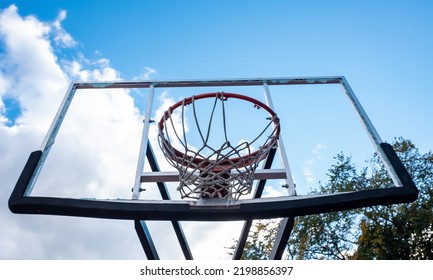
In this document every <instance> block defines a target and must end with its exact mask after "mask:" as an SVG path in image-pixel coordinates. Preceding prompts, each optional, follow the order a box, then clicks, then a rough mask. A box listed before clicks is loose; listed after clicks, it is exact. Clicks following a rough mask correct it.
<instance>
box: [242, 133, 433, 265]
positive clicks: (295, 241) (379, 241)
mask: <svg viewBox="0 0 433 280" xmlns="http://www.w3.org/2000/svg"><path fill="white" fill-rule="evenodd" d="M393 147H394V149H395V151H396V153H397V154H398V155H399V157H400V159H401V160H402V162H403V164H404V165H405V166H406V168H407V170H408V172H409V173H410V174H411V176H412V179H413V181H414V182H415V185H416V186H417V187H418V189H419V191H420V194H419V198H418V199H417V200H416V201H415V202H413V203H410V204H398V205H386V206H375V207H368V208H363V209H355V210H349V211H340V212H332V213H324V214H319V215H310V216H304V217H297V218H296V219H295V226H294V229H293V232H292V234H291V238H290V240H289V243H288V244H287V257H288V258H290V259H339V260H342V259H392V260H394V259H433V154H432V152H431V151H430V152H428V153H426V154H421V153H420V152H419V150H418V149H417V148H416V147H415V145H414V144H413V143H412V142H411V141H410V140H405V139H403V138H398V139H396V140H395V141H394V143H393ZM335 159H336V164H335V165H333V166H331V168H330V169H329V172H328V174H327V175H328V177H329V180H328V182H326V183H325V184H323V185H322V184H321V185H320V188H319V189H318V190H317V191H316V193H334V192H337V191H339V192H343V191H356V190H361V189H368V188H369V189H373V188H383V187H389V186H391V185H392V182H391V180H390V178H388V176H387V173H386V170H385V167H384V166H383V164H382V163H381V161H380V159H379V158H378V156H377V155H374V156H373V157H372V159H371V160H369V161H368V167H364V168H362V169H361V170H359V168H357V167H356V165H355V164H353V163H352V161H351V158H350V157H346V156H344V155H343V154H342V153H341V154H339V155H337V156H336V157H335ZM260 223H261V224H264V222H263V221H261V222H260ZM277 227H278V224H277V223H274V224H269V225H267V226H261V227H256V229H255V230H254V231H253V232H252V233H251V235H250V239H249V243H247V246H246V253H245V254H244V257H245V258H246V259H249V258H250V257H251V256H254V258H255V259H266V258H267V256H268V254H266V255H265V253H268V252H267V251H266V250H258V248H259V247H257V245H258V244H268V245H267V246H268V247H269V246H271V245H269V244H272V243H273V238H274V237H275V234H272V233H274V232H275V231H276V229H277ZM259 236H261V238H259ZM266 236H267V237H266ZM264 237H266V238H267V239H266V238H264ZM258 241H260V243H257V242H258ZM270 248H271V247H270ZM269 251H270V249H269ZM250 252H255V253H254V254H250ZM261 254H262V255H261Z"/></svg>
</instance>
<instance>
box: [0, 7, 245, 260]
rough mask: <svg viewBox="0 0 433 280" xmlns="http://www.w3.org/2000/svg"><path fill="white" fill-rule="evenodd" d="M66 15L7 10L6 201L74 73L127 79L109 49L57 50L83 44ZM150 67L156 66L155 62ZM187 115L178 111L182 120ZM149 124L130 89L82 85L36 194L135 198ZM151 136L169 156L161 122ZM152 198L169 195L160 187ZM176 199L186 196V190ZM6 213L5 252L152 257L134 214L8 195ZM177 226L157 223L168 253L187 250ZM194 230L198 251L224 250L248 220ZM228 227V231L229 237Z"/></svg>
mask: <svg viewBox="0 0 433 280" xmlns="http://www.w3.org/2000/svg"><path fill="white" fill-rule="evenodd" d="M65 19H66V11H61V12H60V13H59V15H58V17H57V19H55V20H54V21H53V22H42V21H39V20H38V19H37V18H36V17H35V16H26V17H23V16H21V15H20V14H19V13H18V9H17V7H16V6H14V5H12V6H9V7H8V8H6V9H4V10H0V43H1V44H3V45H4V48H3V49H4V50H5V52H4V53H3V54H2V58H1V60H0V69H1V70H0V101H1V102H0V153H1V154H2V157H0V166H1V168H0V178H2V183H1V186H0V187H1V190H2V191H1V192H0V200H1V201H7V199H8V196H9V195H10V193H11V191H12V188H13V186H14V185H15V182H16V180H17V178H18V176H19V173H20V172H21V170H22V168H23V166H24V163H25V161H26V160H27V157H28V155H29V153H30V152H31V151H33V150H37V149H38V148H39V145H40V143H41V142H42V140H43V138H44V136H45V133H46V131H47V130H48V128H49V126H50V124H51V121H52V118H53V117H54V115H55V113H56V111H57V109H58V106H59V104H60V102H61V100H62V98H63V96H64V94H65V92H66V89H67V87H68V84H69V82H70V80H119V79H120V73H119V71H117V70H116V69H114V68H112V67H111V66H110V63H109V60H108V59H106V58H103V57H100V58H99V59H97V60H96V61H90V60H88V59H86V58H85V57H83V56H82V55H79V54H77V55H76V56H75V57H79V60H70V61H61V62H60V61H59V59H58V57H57V56H56V51H58V49H56V48H63V47H71V46H73V45H74V44H76V43H75V41H74V40H73V38H72V37H71V36H70V35H69V34H68V33H67V32H66V31H64V30H63V28H62V26H61V23H62V21H64V20H65ZM147 73H148V74H147V75H152V74H154V73H156V71H154V70H153V69H151V68H149V69H147ZM6 95H7V96H8V97H9V98H15V99H16V100H17V101H18V102H19V104H20V108H21V110H22V111H21V115H20V117H19V118H18V119H17V121H16V122H15V123H14V124H13V125H12V126H6V125H5V121H6V120H4V119H5V118H6V117H5V115H4V104H3V98H4V97H5V96H6ZM159 101H160V103H161V106H160V108H159V109H157V110H156V112H155V115H154V116H155V119H158V118H160V116H161V115H162V113H163V111H164V110H165V109H166V108H168V106H169V105H171V104H173V102H174V100H173V98H171V97H170V96H169V95H168V94H167V93H165V94H162V95H161V96H160V100H159ZM2 108H3V109H2ZM179 117H180V116H178V115H176V116H175V122H176V123H177V124H179V123H180V118H179ZM141 129H142V116H141V115H140V113H139V111H138V110H137V108H136V107H135V106H134V100H133V98H132V97H131V95H130V93H129V92H128V91H127V90H106V91H104V90H103V89H98V90H92V91H86V90H79V91H77V94H76V99H74V102H73V105H72V106H71V109H70V112H69V113H68V115H67V117H66V119H65V122H64V125H63V126H62V129H61V131H60V133H59V135H58V138H57V141H56V143H55V145H54V146H53V149H52V153H51V154H50V156H49V157H48V159H47V162H46V166H45V168H44V170H43V172H42V173H41V177H40V180H39V181H38V185H37V186H36V188H35V189H34V193H33V194H43V195H59V196H70V197H85V196H92V197H99V198H107V197H110V198H113V197H122V198H130V196H131V191H130V190H131V185H132V183H133V182H132V179H133V176H134V173H135V168H136V158H137V150H138V147H139V137H140V134H141ZM149 137H150V140H151V142H152V145H153V147H154V150H155V153H156V156H157V158H158V159H163V156H162V154H161V151H160V150H159V148H157V147H158V146H157V145H158V144H157V134H156V126H153V128H152V129H151V131H150V135H149ZM159 162H160V164H161V167H162V168H163V169H164V170H167V169H168V168H169V166H168V163H167V162H166V161H165V160H160V161H159ZM146 168H148V167H146ZM60 179H61V180H60ZM175 185H176V184H171V185H170V186H169V187H170V188H171V189H175V187H176V186H175ZM142 196H145V198H149V197H150V198H152V197H159V196H158V195H157V188H156V187H155V186H152V187H149V188H148V191H146V192H145V193H143V194H142ZM172 197H174V198H176V197H178V194H177V192H172ZM0 219H1V221H2V223H1V224H0V232H2V238H0V259H141V258H145V256H144V253H143V249H142V248H141V245H140V243H139V241H138V238H137V236H136V233H135V231H134V228H133V223H132V221H117V220H114V221H113V220H100V219H80V218H71V217H57V216H38V215H16V214H12V213H10V211H9V209H8V208H7V205H6V204H5V203H4V204H1V208H0ZM169 226H170V223H152V225H151V232H152V233H153V237H154V238H155V242H156V243H157V245H158V250H160V252H161V257H163V258H168V259H176V258H182V257H181V253H180V251H173V250H172V248H173V247H175V246H176V243H177V240H176V238H175V237H174V236H173V237H172V238H170V239H169V240H167V238H166V235H165V234H161V232H164V233H166V232H167V229H168V227H169ZM184 230H185V232H186V233H188V238H189V241H190V244H191V248H192V250H193V254H194V255H195V257H198V258H224V257H227V256H226V255H225V253H226V252H227V250H226V249H225V246H230V245H231V241H232V238H235V237H237V235H238V233H239V230H240V228H237V227H233V223H229V224H226V223H211V224H208V223H186V224H185V226H184ZM220 232H225V233H226V234H225V235H224V237H221V236H220ZM101 237H103V238H101ZM205 246H206V247H205ZM204 248H205V249H204Z"/></svg>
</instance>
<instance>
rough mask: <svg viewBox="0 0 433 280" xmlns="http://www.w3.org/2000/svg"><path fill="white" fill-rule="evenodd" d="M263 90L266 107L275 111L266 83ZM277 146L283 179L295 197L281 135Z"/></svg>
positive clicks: (264, 82) (294, 188)
mask: <svg viewBox="0 0 433 280" xmlns="http://www.w3.org/2000/svg"><path fill="white" fill-rule="evenodd" d="M263 88H264V90H265V98H266V103H267V105H268V106H269V107H270V108H271V109H272V110H274V111H275V107H274V103H273V102H272V98H271V93H270V91H269V86H268V83H267V82H266V81H263ZM277 116H278V114H277ZM278 146H279V148H278V151H279V153H280V158H281V164H282V165H283V167H284V169H285V170H286V174H287V178H286V179H285V181H286V185H287V186H288V192H289V195H296V187H295V183H294V182H293V176H292V171H291V170H290V165H289V161H288V160H287V154H286V149H285V147H284V142H283V137H282V135H280V138H279V139H278Z"/></svg>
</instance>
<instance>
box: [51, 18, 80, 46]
mask: <svg viewBox="0 0 433 280" xmlns="http://www.w3.org/2000/svg"><path fill="white" fill-rule="evenodd" d="M66 14H67V13H66V11H65V10H62V11H60V12H59V15H58V16H57V18H56V20H55V21H54V22H53V23H52V28H53V31H54V32H53V35H54V42H55V43H56V44H58V45H60V46H63V47H67V48H71V47H74V46H75V45H76V44H77V43H76V42H75V40H74V39H73V38H72V36H71V35H70V34H69V33H68V32H66V31H65V30H64V29H63V27H62V21H64V20H65V19H66Z"/></svg>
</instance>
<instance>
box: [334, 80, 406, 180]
mask: <svg viewBox="0 0 433 280" xmlns="http://www.w3.org/2000/svg"><path fill="white" fill-rule="evenodd" d="M341 85H342V86H343V89H344V91H345V92H346V95H347V97H348V98H349V100H350V102H351V104H352V106H353V108H354V109H355V112H356V113H357V115H358V117H359V119H360V121H361V124H362V126H363V127H364V129H365V131H366V132H367V135H368V137H369V138H370V140H371V142H372V143H373V146H374V147H375V149H376V151H377V153H378V155H379V157H380V158H381V160H382V162H383V164H384V165H385V168H386V169H387V171H388V173H389V175H390V177H391V179H392V181H393V183H394V185H395V186H399V187H401V186H403V183H402V182H401V180H400V179H399V178H398V175H397V173H396V172H395V170H394V169H393V168H392V165H391V163H390V162H389V161H388V160H387V159H386V158H387V157H386V155H385V153H384V152H383V150H382V148H381V146H380V144H381V143H382V142H383V141H382V139H381V138H380V136H379V133H378V132H377V130H376V128H374V125H373V123H372V122H371V121H370V118H369V117H368V115H367V113H366V112H365V111H364V108H363V107H362V105H361V103H360V102H359V100H358V98H356V95H355V93H354V92H353V90H352V88H351V87H350V85H349V83H348V82H347V80H346V78H344V77H342V78H341Z"/></svg>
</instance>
